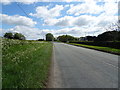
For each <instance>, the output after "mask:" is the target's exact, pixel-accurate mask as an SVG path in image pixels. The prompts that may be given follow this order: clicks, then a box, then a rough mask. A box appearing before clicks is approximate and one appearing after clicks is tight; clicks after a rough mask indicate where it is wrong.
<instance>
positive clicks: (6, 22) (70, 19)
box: [0, 0, 119, 40]
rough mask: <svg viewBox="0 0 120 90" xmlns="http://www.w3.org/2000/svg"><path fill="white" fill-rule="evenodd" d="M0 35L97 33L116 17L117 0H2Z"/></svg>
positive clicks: (34, 36) (77, 35)
mask: <svg viewBox="0 0 120 90" xmlns="http://www.w3.org/2000/svg"><path fill="white" fill-rule="evenodd" d="M0 6H1V7H0V10H1V11H0V17H1V22H0V23H1V25H0V31H1V32H0V36H2V35H4V33H6V32H13V33H16V32H17V33H22V34H23V35H25V37H26V39H28V40H37V39H40V38H41V39H42V38H45V34H47V33H52V34H53V35H54V36H55V37H57V36H60V35H66V34H67V35H72V36H75V37H84V36H86V35H92V36H93V35H95V36H97V35H99V34H101V33H103V32H105V31H106V29H108V30H109V27H110V26H111V25H112V24H114V23H116V22H117V21H118V16H119V14H118V1H117V0H29V2H28V0H4V1H3V0H2V1H1V2H0Z"/></svg>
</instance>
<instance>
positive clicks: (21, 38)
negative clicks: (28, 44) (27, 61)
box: [4, 32, 25, 40]
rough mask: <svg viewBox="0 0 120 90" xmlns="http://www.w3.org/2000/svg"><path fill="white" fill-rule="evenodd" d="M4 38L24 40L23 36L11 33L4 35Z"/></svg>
mask: <svg viewBox="0 0 120 90" xmlns="http://www.w3.org/2000/svg"><path fill="white" fill-rule="evenodd" d="M4 37H5V38H8V39H19V40H25V36H24V35H23V34H21V33H15V34H13V33H11V32H9V33H5V34H4Z"/></svg>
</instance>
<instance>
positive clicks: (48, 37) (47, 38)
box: [46, 33, 54, 41]
mask: <svg viewBox="0 0 120 90" xmlns="http://www.w3.org/2000/svg"><path fill="white" fill-rule="evenodd" d="M53 40H54V36H53V34H51V33H48V34H46V41H53Z"/></svg>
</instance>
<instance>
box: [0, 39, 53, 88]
mask: <svg viewBox="0 0 120 90" xmlns="http://www.w3.org/2000/svg"><path fill="white" fill-rule="evenodd" d="M51 55H52V43H49V42H45V43H44V42H42V43H39V42H32V41H19V40H3V49H2V78H3V80H2V87H3V88H43V87H45V81H46V80H47V76H48V70H49V66H50V59H51Z"/></svg>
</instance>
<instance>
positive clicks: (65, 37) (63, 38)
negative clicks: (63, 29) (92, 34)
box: [57, 35, 77, 42]
mask: <svg viewBox="0 0 120 90" xmlns="http://www.w3.org/2000/svg"><path fill="white" fill-rule="evenodd" d="M57 39H58V40H59V41H61V42H68V41H74V40H77V38H75V37H73V36H70V35H62V36H58V38H57Z"/></svg>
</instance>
